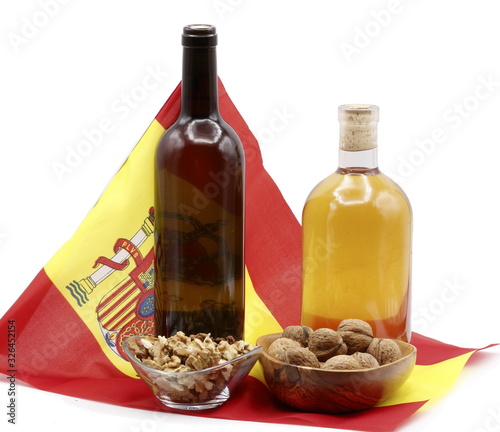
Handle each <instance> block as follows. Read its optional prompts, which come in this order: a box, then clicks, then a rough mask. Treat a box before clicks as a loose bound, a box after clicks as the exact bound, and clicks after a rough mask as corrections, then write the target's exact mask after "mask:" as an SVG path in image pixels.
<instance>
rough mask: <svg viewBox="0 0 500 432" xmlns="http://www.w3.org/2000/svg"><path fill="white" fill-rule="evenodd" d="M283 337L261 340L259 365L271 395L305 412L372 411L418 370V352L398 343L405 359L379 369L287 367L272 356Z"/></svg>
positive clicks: (410, 346) (278, 334) (268, 336)
mask: <svg viewBox="0 0 500 432" xmlns="http://www.w3.org/2000/svg"><path fill="white" fill-rule="evenodd" d="M281 336H282V334H281V333H274V334H269V335H265V336H261V337H260V338H259V339H257V345H260V346H262V347H263V349H262V351H261V353H260V356H259V363H260V364H261V366H262V369H263V372H264V377H265V379H266V382H267V385H268V387H269V389H270V390H271V392H272V393H273V394H274V395H275V396H276V397H277V398H278V399H279V400H280V401H282V402H284V403H285V404H287V405H289V406H291V407H293V408H296V409H298V410H301V411H308V412H326V413H346V412H352V411H358V410H362V409H365V408H369V407H372V406H374V405H376V404H377V403H379V402H381V401H382V400H384V399H386V398H387V397H388V396H390V395H391V394H393V393H394V392H395V391H396V390H397V389H398V388H399V387H401V385H402V384H403V383H404V382H405V381H406V380H407V379H408V377H409V376H410V374H411V371H412V370H413V367H414V366H415V359H416V354H417V349H416V348H415V347H414V346H413V345H411V344H409V343H406V342H402V341H396V343H397V344H398V345H399V347H400V348H401V351H402V353H403V357H402V358H401V359H399V360H397V361H395V362H393V363H389V364H386V365H383V366H379V367H377V368H371V369H358V370H338V371H337V370H323V369H316V368H310V367H305V366H295V365H291V364H287V363H284V362H282V361H279V360H277V359H275V358H274V357H271V356H270V355H269V354H268V348H269V345H271V343H272V342H273V341H275V340H276V339H278V338H279V337H281Z"/></svg>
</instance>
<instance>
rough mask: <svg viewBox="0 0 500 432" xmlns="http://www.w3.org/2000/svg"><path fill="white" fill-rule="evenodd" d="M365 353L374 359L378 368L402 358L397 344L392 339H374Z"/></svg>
mask: <svg viewBox="0 0 500 432" xmlns="http://www.w3.org/2000/svg"><path fill="white" fill-rule="evenodd" d="M366 352H367V353H368V354H371V355H372V356H373V357H375V358H376V359H377V361H378V362H379V364H380V366H382V365H385V364H388V363H392V362H395V361H396V360H399V359H400V358H401V357H403V354H402V353H401V349H400V348H399V346H398V344H397V343H396V342H394V341H393V340H392V339H378V338H374V339H373V341H372V342H371V343H370V345H369V346H368V349H367V350H366Z"/></svg>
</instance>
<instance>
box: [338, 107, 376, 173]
mask: <svg viewBox="0 0 500 432" xmlns="http://www.w3.org/2000/svg"><path fill="white" fill-rule="evenodd" d="M378 119H379V108H378V106H376V105H361V104H352V105H341V106H340V107H339V123H340V140H339V172H340V173H342V174H354V173H360V174H361V173H362V174H366V175H374V174H377V173H378V172H379V170H378V154H377V125H378Z"/></svg>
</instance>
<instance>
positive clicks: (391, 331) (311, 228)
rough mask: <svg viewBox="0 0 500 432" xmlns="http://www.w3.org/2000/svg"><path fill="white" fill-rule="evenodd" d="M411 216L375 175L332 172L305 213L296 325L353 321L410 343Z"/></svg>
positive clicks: (402, 199)
mask: <svg viewBox="0 0 500 432" xmlns="http://www.w3.org/2000/svg"><path fill="white" fill-rule="evenodd" d="M411 231H412V212H411V207H410V204H409V201H408V199H407V197H406V195H405V194H404V192H403V191H402V190H401V189H400V187H399V186H398V185H397V184H396V183H394V182H393V181H392V180H391V179H389V178H388V177H387V176H385V175H384V174H382V173H381V172H380V171H378V169H372V170H364V171H363V170H358V171H353V170H350V171H345V170H342V169H339V170H337V172H335V173H334V174H332V175H331V176H329V177H327V178H326V179H325V180H323V181H322V182H321V183H320V184H319V185H318V186H316V188H315V189H314V190H313V191H312V192H311V194H310V195H309V197H308V199H307V202H306V205H305V207H304V211H303V263H302V278H303V294H302V325H307V326H310V327H311V328H313V329H317V328H321V327H328V328H333V329H336V328H337V326H338V324H339V323H340V321H342V320H343V319H347V318H358V319H362V320H364V321H367V322H368V323H370V324H371V326H372V328H373V331H374V334H375V336H377V337H388V338H394V339H402V340H409V338H410V316H409V304H410V279H411Z"/></svg>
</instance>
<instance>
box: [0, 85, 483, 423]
mask: <svg viewBox="0 0 500 432" xmlns="http://www.w3.org/2000/svg"><path fill="white" fill-rule="evenodd" d="M219 99H220V108H221V113H222V116H223V117H224V118H225V120H226V121H227V122H228V123H230V124H231V126H232V127H233V128H234V129H235V130H236V132H237V133H238V135H239V136H240V138H241V140H242V142H243V145H244V148H245V155H246V162H247V182H246V240H245V241H246V245H245V248H246V251H245V253H246V257H245V259H246V270H247V272H246V288H247V292H246V316H245V339H246V340H248V341H249V342H251V343H255V341H256V339H257V337H258V336H260V335H262V334H266V333H274V332H280V331H281V330H282V328H284V327H286V326H288V325H292V324H297V323H299V321H300V285H301V273H300V267H301V227H300V225H299V223H298V222H297V220H296V218H295V217H294V216H293V214H292V212H291V211H290V209H289V207H288V206H287V204H286V202H285V201H284V199H283V197H282V195H281V193H280V191H279V190H278V188H277V186H276V185H275V183H274V182H273V181H272V179H271V177H270V176H269V174H268V173H267V172H266V171H265V169H264V167H263V163H262V157H261V153H260V150H259V146H258V143H257V140H256V139H255V137H254V136H253V134H252V133H251V131H250V130H249V128H248V126H247V125H246V123H245V121H244V120H243V118H242V117H241V115H240V114H239V113H238V111H237V109H236V108H235V106H234V105H233V103H232V101H231V100H230V98H229V96H228V94H227V93H226V91H225V89H224V87H223V85H222V84H221V83H220V82H219ZM179 110H180V86H179V87H178V88H177V89H176V90H175V91H174V92H173V94H172V95H171V97H170V98H169V99H168V101H167V102H166V103H165V105H164V106H163V108H162V109H161V110H160V112H159V113H158V115H157V116H156V118H155V119H154V120H153V122H152V123H151V125H150V126H149V128H148V129H147V131H146V132H145V134H144V135H143V137H142V138H141V140H140V141H139V143H138V144H137V146H136V147H135V148H134V149H133V151H132V153H131V154H130V156H129V157H128V159H127V161H126V162H125V163H124V164H123V166H122V167H121V169H120V170H119V172H118V173H117V174H116V176H115V177H114V178H113V180H112V181H111V183H110V184H109V186H108V187H107V189H106V190H105V192H104V193H103V195H102V196H101V198H100V199H99V201H98V202H97V204H96V205H95V207H94V208H93V209H92V210H91V211H90V212H89V214H88V215H87V217H86V218H85V219H84V220H83V222H82V224H81V225H80V227H79V228H78V230H77V231H76V232H75V234H74V235H73V236H72V237H71V239H70V240H69V241H68V242H67V243H66V244H64V245H63V246H62V247H61V248H60V250H59V251H58V252H57V253H56V254H55V256H54V257H53V258H52V259H51V260H50V261H49V262H48V263H47V264H46V265H45V267H44V268H43V269H42V270H41V271H40V272H39V274H38V275H37V276H36V277H35V279H34V280H33V282H32V283H31V284H30V285H29V286H28V287H27V289H26V290H25V291H24V292H23V294H22V295H21V296H20V297H19V299H18V300H17V301H16V302H15V304H14V305H13V306H12V307H11V308H10V309H9V310H8V311H7V313H6V314H5V315H4V317H2V319H1V321H0V325H1V326H4V325H5V328H6V327H7V322H8V321H9V320H15V324H16V330H17V335H16V371H17V372H16V373H17V377H18V379H19V380H20V381H22V382H24V383H26V384H28V385H31V386H33V387H36V388H39V389H43V390H46V391H51V392H55V393H60V394H64V395H69V396H73V397H80V398H85V399H90V400H96V401H100V402H105V403H110V404H116V405H122V406H126V407H134V408H141V409H147V410H161V409H166V408H164V407H163V406H162V405H161V404H160V403H159V402H158V401H157V400H156V398H155V397H154V396H153V395H152V394H151V393H150V391H149V390H148V389H147V387H146V386H145V385H144V384H143V383H142V382H141V381H140V380H138V379H136V377H135V372H134V371H133V369H132V368H131V366H130V364H129V363H128V362H127V361H126V360H125V359H124V358H123V356H122V352H121V348H120V346H121V341H122V340H123V339H124V338H126V337H128V336H130V335H133V334H139V333H148V332H151V331H152V318H153V311H154V300H153V286H154V279H153V269H152V260H153V238H152V233H153V224H154V212H153V209H152V205H153V190H152V185H153V160H154V158H153V155H154V151H155V148H156V144H157V142H158V140H159V138H160V137H161V135H162V134H163V132H164V131H165V129H166V128H168V127H169V126H170V125H171V124H172V123H173V122H174V121H175V119H176V118H177V116H178V114H179ZM5 338H6V335H5V332H3V333H2V334H0V364H2V365H6V364H7V360H6V359H7V348H6V347H7V342H6V341H5V340H4V339H5ZM412 343H413V344H414V345H416V346H417V349H418V355H417V366H416V367H415V370H414V372H413V374H412V375H411V377H410V379H409V380H408V382H407V383H406V384H405V385H404V386H403V387H402V388H401V389H400V390H399V391H398V392H397V393H396V394H394V395H393V396H392V397H391V398H390V399H388V400H386V401H384V402H383V403H381V404H380V405H379V406H377V407H375V408H373V409H370V410H366V411H363V412H360V413H355V414H349V415H342V416H334V415H326V414H312V413H299V412H296V411H293V410H292V409H289V408H287V407H285V406H283V405H282V404H280V403H279V402H277V401H276V400H274V399H273V398H272V395H271V394H270V393H269V391H268V390H267V387H266V386H265V384H264V383H263V378H262V374H261V371H260V368H259V366H256V367H255V368H254V369H253V370H252V372H251V375H250V376H249V377H247V378H246V379H245V381H244V385H242V386H241V388H240V389H239V391H238V392H237V393H236V394H235V395H233V396H232V397H231V399H230V400H229V401H228V402H227V403H226V404H225V405H224V406H222V407H221V408H219V409H217V410H214V411H211V412H204V413H198V414H191V415H200V416H208V417H214V418H225V419H237V420H249V421H262V422H271V423H285V424H299V425H314V426H322V427H336V428H345V429H354V430H366V431H391V430H394V429H395V428H396V427H397V426H398V425H400V424H401V423H402V422H404V421H405V420H406V419H407V418H408V417H409V416H411V415H412V414H413V413H414V412H416V411H417V410H419V409H421V408H422V407H423V406H424V405H425V404H426V402H427V401H429V400H431V399H433V398H436V397H438V396H441V395H442V394H443V393H445V392H446V391H447V390H448V389H449V388H450V387H451V386H452V385H453V383H454V381H455V379H456V378H457V376H458V374H459V373H460V371H461V370H462V368H463V367H464V365H465V364H466V362H467V360H468V359H469V358H470V356H471V355H473V354H474V352H475V351H476V350H474V349H463V348H458V347H455V346H451V345H446V344H443V343H441V342H438V341H435V340H432V339H428V338H425V337H424V336H421V335H418V334H414V336H413V340H412ZM0 372H2V373H5V374H7V371H6V370H5V371H0Z"/></svg>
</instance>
